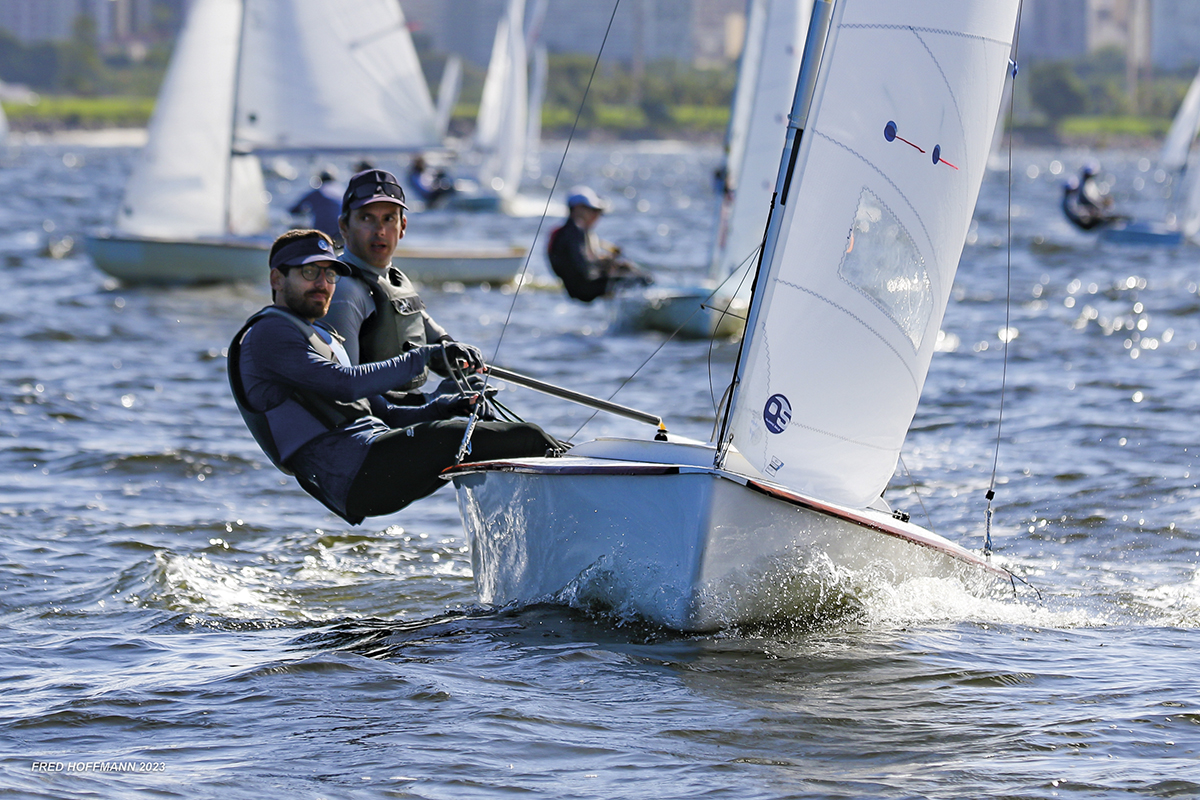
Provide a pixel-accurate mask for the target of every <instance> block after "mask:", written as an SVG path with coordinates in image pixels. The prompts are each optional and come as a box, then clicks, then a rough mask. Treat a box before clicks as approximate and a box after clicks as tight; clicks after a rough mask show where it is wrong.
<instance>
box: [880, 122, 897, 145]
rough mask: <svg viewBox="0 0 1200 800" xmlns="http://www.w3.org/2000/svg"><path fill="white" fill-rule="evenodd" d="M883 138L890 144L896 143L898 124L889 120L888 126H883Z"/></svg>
mask: <svg viewBox="0 0 1200 800" xmlns="http://www.w3.org/2000/svg"><path fill="white" fill-rule="evenodd" d="M883 138H885V139H887V140H888V141H889V142H894V141H896V123H894V122H891V121H890V120H889V121H888V124H887V125H884V126H883Z"/></svg>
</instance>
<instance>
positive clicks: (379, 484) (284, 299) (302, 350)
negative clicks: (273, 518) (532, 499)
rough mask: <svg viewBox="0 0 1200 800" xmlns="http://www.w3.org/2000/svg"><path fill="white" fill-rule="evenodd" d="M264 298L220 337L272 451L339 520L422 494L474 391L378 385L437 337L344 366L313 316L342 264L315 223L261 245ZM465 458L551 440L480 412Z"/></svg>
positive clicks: (253, 427) (429, 355) (245, 402)
mask: <svg viewBox="0 0 1200 800" xmlns="http://www.w3.org/2000/svg"><path fill="white" fill-rule="evenodd" d="M270 263H271V273H270V279H271V296H272V299H273V300H274V304H273V305H270V306H267V307H266V308H264V309H263V310H261V311H259V312H258V313H257V314H255V315H254V316H252V317H251V318H250V319H249V320H248V321H247V322H246V324H245V325H244V326H242V329H241V330H240V331H239V332H238V334H237V335H236V336H235V337H234V339H233V342H232V343H231V344H230V346H229V369H228V371H229V383H230V387H231V388H232V390H233V396H234V399H235V401H236V403H237V406H238V410H239V411H240V412H241V413H242V418H243V419H244V420H245V421H246V425H247V427H248V428H249V429H250V432H251V433H252V434H253V436H254V438H255V440H256V441H257V442H258V444H259V446H260V447H261V448H262V449H263V452H264V453H266V455H267V457H268V458H270V459H271V462H272V463H273V464H275V465H276V466H277V467H279V468H280V469H281V470H283V471H284V472H287V473H289V474H294V475H295V476H296V480H297V481H298V482H299V483H300V485H301V487H303V488H304V490H305V491H307V492H308V493H309V494H311V495H312V496H313V497H316V498H317V499H318V500H320V501H321V502H322V503H324V504H325V506H326V507H328V508H329V509H330V510H331V511H333V512H334V513H335V514H337V515H338V516H340V517H341V518H342V519H344V520H346V521H347V522H349V523H351V524H352V525H356V524H358V523H359V522H361V521H362V520H363V518H364V517H373V516H379V515H383V514H391V513H393V512H395V511H398V510H400V509H401V508H404V507H405V506H406V505H408V504H409V503H411V502H413V501H414V500H417V499H419V498H421V497H424V496H426V495H428V494H431V493H432V492H433V491H435V490H436V489H437V488H438V487H439V486H441V485H442V483H443V481H441V480H440V479H439V478H438V473H440V472H441V471H442V470H443V469H445V468H446V467H448V466H451V465H452V464H454V463H455V458H456V455H457V453H458V448H459V445H460V443H461V442H462V439H463V434H464V432H465V430H466V424H467V423H466V421H465V420H463V419H456V417H463V416H467V415H469V414H470V413H471V411H472V409H473V408H474V406H475V404H476V403H477V402H479V400H480V396H479V395H478V394H477V393H474V392H468V393H453V394H442V395H439V396H437V397H435V398H433V399H432V400H429V401H428V402H424V403H422V404H421V405H394V404H392V403H389V402H388V401H387V400H386V399H385V398H384V397H383V394H384V393H385V392H387V391H389V390H392V389H396V388H397V387H400V386H405V385H408V384H410V383H411V382H412V380H413V379H414V376H417V375H419V374H422V373H423V372H424V371H425V369H426V365H427V364H428V363H430V362H431V361H433V360H434V358H435V356H437V357H439V358H440V357H442V356H443V353H444V348H443V346H442V345H440V344H422V345H419V346H416V347H413V348H411V349H409V350H408V351H407V352H404V353H401V354H399V355H396V356H394V357H392V358H389V359H385V360H381V361H375V362H372V363H369V364H364V365H360V366H354V365H353V364H352V363H351V359H350V358H349V356H348V355H347V353H346V348H345V347H344V346H343V344H344V343H343V341H342V339H341V337H340V336H338V334H337V333H336V332H335V331H334V330H333V329H332V328H331V327H329V326H328V325H327V324H326V323H325V322H324V321H323V320H322V317H324V316H325V314H326V312H327V311H328V309H329V306H330V301H331V300H332V299H333V297H334V289H335V287H336V286H338V282H339V280H341V279H342V278H343V277H345V276H347V275H349V274H350V268H349V267H348V266H346V265H345V264H343V263H341V262H339V261H338V260H337V258H336V255H335V254H334V249H333V242H332V240H330V238H329V237H328V236H327V235H326V234H324V233H321V232H320V231H315V230H301V231H288V232H287V233H285V234H283V235H282V236H280V237H279V238H278V239H277V240H276V241H275V244H274V245H273V246H272V248H271V255H270ZM471 443H472V458H473V459H475V460H490V459H503V458H516V457H522V456H540V455H545V453H546V451H547V450H552V449H555V448H556V447H557V446H558V443H557V442H556V441H554V439H552V438H551V437H549V436H547V435H546V434H545V433H544V432H543V431H542V430H541V428H539V427H537V426H536V425H531V424H528V423H510V422H493V421H487V422H479V423H477V425H476V428H475V433H474V435H473V437H472V440H471Z"/></svg>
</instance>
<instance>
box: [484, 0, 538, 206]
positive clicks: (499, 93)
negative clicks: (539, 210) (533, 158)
mask: <svg viewBox="0 0 1200 800" xmlns="http://www.w3.org/2000/svg"><path fill="white" fill-rule="evenodd" d="M524 18H525V0H508V5H507V8H506V9H505V11H504V15H503V16H502V17H501V18H500V24H499V25H497V27H496V39H495V42H494V43H493V45H492V57H491V60H490V61H489V62H488V71H487V77H486V78H484V82H483V96H482V98H481V100H480V103H479V116H478V117H477V120H476V124H475V149H476V150H478V151H479V152H480V153H482V154H483V163H482V164H481V165H480V167H479V185H480V186H481V187H482V188H483V190H484V191H490V192H494V193H496V194H498V195H499V196H501V197H512V196H514V195H515V194H516V193H517V189H518V188H519V187H520V184H521V173H522V172H523V171H524V169H525V137H526V135H527V133H528V131H527V122H526V115H527V113H528V102H529V101H528V91H529V87H528V85H527V83H526V81H527V80H528V78H527V72H528V70H527V69H526V64H525V60H526V56H525V33H524V25H523V21H524Z"/></svg>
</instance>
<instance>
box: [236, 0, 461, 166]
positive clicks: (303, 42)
mask: <svg viewBox="0 0 1200 800" xmlns="http://www.w3.org/2000/svg"><path fill="white" fill-rule="evenodd" d="M243 36H244V42H243V47H242V53H241V64H240V69H239V76H240V77H239V80H238V93H237V109H238V112H237V128H236V130H235V133H234V147H235V149H237V150H260V151H261V150H275V151H279V150H306V151H312V150H323V151H335V150H353V151H360V150H407V149H420V148H426V147H433V146H437V145H438V144H439V138H440V137H439V134H438V130H437V125H438V123H437V118H436V113H435V110H434V106H433V100H432V99H431V97H430V95H429V88H428V86H427V85H426V83H425V76H424V73H422V71H421V64H420V62H419V61H418V59H417V52H416V49H415V48H414V47H413V43H412V37H411V36H410V35H409V32H408V28H407V26H406V24H405V21H404V14H403V12H402V11H401V10H400V6H399V4H398V3H396V2H395V0H246V19H245V31H244V34H243Z"/></svg>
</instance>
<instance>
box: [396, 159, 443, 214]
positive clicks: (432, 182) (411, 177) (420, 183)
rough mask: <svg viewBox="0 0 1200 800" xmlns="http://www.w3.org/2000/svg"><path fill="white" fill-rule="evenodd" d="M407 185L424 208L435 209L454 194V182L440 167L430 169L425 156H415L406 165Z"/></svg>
mask: <svg viewBox="0 0 1200 800" xmlns="http://www.w3.org/2000/svg"><path fill="white" fill-rule="evenodd" d="M407 177H408V185H409V187H410V188H411V189H412V190H413V194H415V195H416V196H417V199H418V200H420V201H421V202H422V203H424V204H425V207H426V208H437V207H438V206H439V205H440V204H441V203H442V201H443V200H445V199H446V198H448V197H449V196H450V195H452V194H454V192H455V189H454V180H453V179H452V178H451V177H450V176H449V175H448V174H446V170H445V169H443V168H442V167H432V166H430V165H429V163H428V162H427V161H425V156H423V155H420V154H418V155H415V156H413V160H412V161H411V162H409V165H408V176H407Z"/></svg>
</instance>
